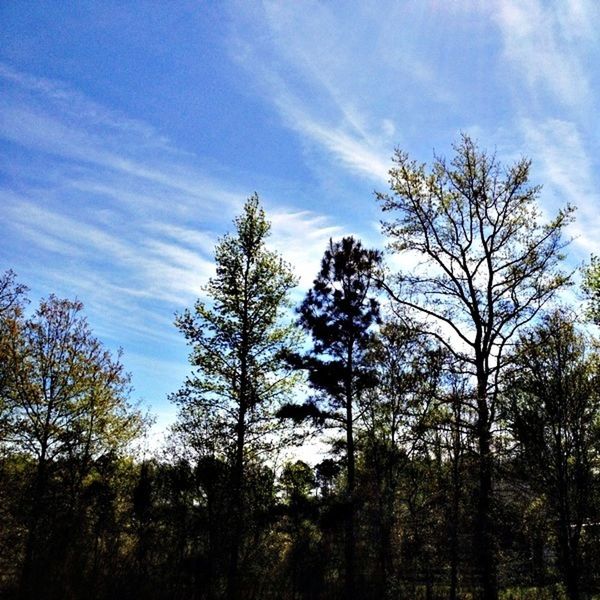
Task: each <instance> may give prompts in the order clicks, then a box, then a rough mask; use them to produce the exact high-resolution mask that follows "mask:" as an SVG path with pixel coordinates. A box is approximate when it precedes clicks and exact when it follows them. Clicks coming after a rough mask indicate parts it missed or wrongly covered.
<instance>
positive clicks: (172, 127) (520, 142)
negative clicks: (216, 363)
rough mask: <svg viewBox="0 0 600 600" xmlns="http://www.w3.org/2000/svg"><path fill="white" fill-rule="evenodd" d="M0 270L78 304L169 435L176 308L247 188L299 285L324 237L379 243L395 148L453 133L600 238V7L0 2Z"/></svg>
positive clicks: (582, 235) (38, 291)
mask: <svg viewBox="0 0 600 600" xmlns="http://www.w3.org/2000/svg"><path fill="white" fill-rule="evenodd" d="M0 23H1V25H0V35H1V39H0V90H1V93H0V209H1V210H0V227H1V231H2V234H3V236H2V238H3V239H2V245H1V247H0V269H2V270H4V269H6V268H12V269H14V270H15V271H16V272H17V273H18V275H19V279H20V280H21V281H22V282H24V283H26V284H27V285H28V286H29V287H30V288H31V296H32V299H33V300H34V301H36V300H37V299H38V298H39V297H41V296H45V295H47V294H49V293H50V292H55V293H57V294H59V295H63V296H68V297H75V296H76V297H78V298H79V299H81V300H82V301H83V302H84V304H85V305H86V312H87V314H88V316H89V320H90V322H91V325H92V327H93V329H94V331H95V332H96V333H97V334H98V335H99V336H100V337H101V338H102V339H103V340H104V341H105V343H106V344H107V345H108V346H109V347H111V348H116V347H118V346H122V347H123V349H124V351H125V362H126V365H127V367H128V368H129V369H130V370H131V371H132V372H133V376H134V384H135V387H136V390H137V395H139V396H140V397H141V398H142V399H143V400H144V402H146V403H147V404H148V405H149V406H151V407H152V410H153V411H154V412H155V413H157V414H158V418H159V426H160V427H164V426H165V424H167V423H168V422H169V421H170V420H171V419H172V418H173V414H174V409H173V408H172V407H171V406H170V405H169V404H168V402H167V400H166V397H167V394H168V393H169V392H172V391H175V390H176V389H177V388H178V387H179V386H180V384H181V383H182V381H183V379H184V377H185V375H186V373H187V372H188V366H187V363H186V354H187V349H186V347H185V345H184V343H183V340H182V338H181V336H180V335H179V334H178V332H177V331H176V330H175V329H174V327H173V325H172V321H173V314H174V312H175V311H177V310H181V309H183V308H184V307H189V306H191V305H192V304H193V301H194V299H195V298H196V297H198V296H199V295H201V294H202V290H201V286H202V284H203V283H204V282H206V280H207V278H208V277H209V276H210V274H211V272H212V249H213V247H214V244H215V242H216V241H217V239H218V237H219V236H220V235H222V234H223V233H225V232H226V231H228V230H230V229H231V220H232V219H233V217H234V216H235V215H236V214H237V213H238V212H239V209H240V207H241V206H242V204H243V202H244V200H245V198H246V197H247V196H249V195H250V194H251V193H252V192H253V191H255V190H256V191H257V192H258V193H259V194H260V196H261V197H262V199H263V201H264V204H265V206H266V208H267V211H268V214H269V217H270V218H271V220H272V222H273V236H272V239H271V241H272V245H273V246H274V247H275V248H276V249H278V250H280V251H281V252H282V253H283V254H284V256H285V258H286V259H287V260H288V261H290V262H291V263H292V264H294V265H295V266H296V268H297V270H298V273H299V274H300V275H301V276H302V280H301V286H302V287H301V289H300V290H299V292H298V297H300V295H301V293H302V289H305V288H306V286H307V285H309V284H310V281H311V279H312V277H313V275H314V274H315V273H316V270H317V268H318V264H319V259H320V256H321V255H322V252H323V250H324V248H325V245H326V243H327V240H328V238H329V237H330V236H333V237H334V238H336V237H340V236H342V235H344V234H348V233H354V234H356V235H359V236H360V237H362V238H363V240H364V241H365V242H366V243H367V244H371V245H378V246H383V244H384V241H383V240H382V239H381V237H380V236H379V233H378V227H377V223H378V221H379V219H380V214H379V211H378V207H377V206H376V203H375V200H374V198H373V190H375V189H376V190H385V189H386V180H387V175H386V173H387V169H388V168H389V166H390V165H391V162H390V157H391V155H392V152H393V149H394V148H395V147H401V148H402V149H405V150H407V151H409V153H410V154H412V155H413V156H414V157H415V158H417V159H419V160H422V161H429V160H430V159H431V156H432V152H433V150H434V149H435V151H436V152H438V153H440V154H448V153H449V152H450V145H451V143H452V141H453V140H455V139H456V137H457V135H458V133H459V131H467V132H469V133H471V134H473V135H474V136H475V137H476V138H477V139H478V140H479V142H480V143H481V145H482V146H484V147H487V148H489V149H494V148H496V149H497V152H498V155H499V157H500V158H501V159H503V160H504V161H505V162H506V161H510V160H511V159H513V158H516V157H518V156H521V155H526V156H530V157H531V158H532V159H533V176H534V180H535V181H536V182H541V183H543V184H544V191H543V193H542V208H543V209H544V211H545V212H546V213H547V214H552V213H553V212H554V211H556V209H557V208H558V207H560V206H562V205H564V204H565V203H566V202H572V203H574V204H576V205H577V206H578V207H579V219H578V221H577V223H576V224H575V225H574V226H573V229H572V233H573V234H574V235H577V236H578V238H577V239H576V241H575V243H574V244H573V245H572V246H571V250H570V261H571V262H572V264H573V265H576V264H577V263H579V262H581V261H582V260H585V259H586V258H587V257H588V256H589V253H590V252H598V251H599V246H598V239H600V195H599V193H598V189H600V185H599V184H600V168H599V167H600V165H599V162H600V159H599V158H598V157H599V156H600V152H599V150H600V142H599V140H600V121H599V120H598V117H597V113H598V110H597V108H598V101H599V93H600V81H599V77H600V71H599V70H598V64H600V44H599V42H598V37H597V35H596V32H597V31H598V28H599V27H600V9H599V5H598V3H597V2H595V0H568V1H567V0H556V1H554V2H552V1H544V2H542V1H541V0H490V1H483V0H482V1H481V2H476V1H468V0H443V1H442V0H413V1H407V2H377V3H375V2H373V3H365V2H360V1H358V0H357V1H356V2H341V1H340V2H338V1H334V2H312V1H305V2H287V3H284V2H262V3H259V2H239V3H235V2H232V3H220V2H218V3H217V2H214V3H211V2H191V1H181V2H169V3H160V2H156V3H151V2H133V1H132V2H128V3H122V2H111V1H106V2H78V3H61V2H36V3H19V2H4V3H2V5H1V6H0Z"/></svg>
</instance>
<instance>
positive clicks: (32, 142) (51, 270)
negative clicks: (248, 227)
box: [0, 64, 340, 394]
mask: <svg viewBox="0 0 600 600" xmlns="http://www.w3.org/2000/svg"><path fill="white" fill-rule="evenodd" d="M0 80H1V81H2V82H3V87H4V88H5V89H6V91H7V93H5V94H3V96H2V98H1V99H0V138H2V139H4V140H5V141H8V142H9V143H10V146H8V148H17V149H18V151H16V152H14V153H13V154H12V155H11V160H10V161H6V163H5V165H6V166H5V167H3V171H4V172H5V173H6V174H7V175H9V176H7V177H4V178H3V179H2V180H1V181H0V204H1V205H2V211H1V212H0V226H1V227H2V229H3V232H4V233H5V243H4V244H3V247H2V248H1V249H0V259H1V260H2V262H3V264H5V266H6V267H9V266H10V267H13V268H15V269H16V270H17V271H18V272H19V275H20V276H21V278H22V279H23V280H24V282H25V283H27V284H29V285H30V286H31V287H32V291H33V293H34V296H36V295H37V296H39V295H46V294H47V293H49V292H51V291H54V292H57V293H59V294H61V295H69V296H78V297H79V298H80V299H82V300H83V301H84V303H85V304H86V308H87V313H88V314H89V315H90V317H91V320H92V322H93V325H94V329H95V331H96V332H97V333H98V334H99V335H101V336H102V337H103V338H104V339H106V340H110V341H111V343H112V344H113V345H115V346H116V345H120V343H122V341H123V339H124V338H125V339H126V340H128V343H129V345H130V346H132V347H133V348H134V349H136V350H135V352H137V354H139V355H141V356H144V355H145V356H150V355H151V354H152V353H153V352H154V351H153V350H152V348H156V347H160V348H161V353H162V354H163V355H165V356H167V358H165V360H169V359H168V356H177V357H178V359H181V358H182V356H181V351H180V350H177V348H180V347H182V346H183V340H181V339H180V337H181V336H179V335H178V333H177V331H176V330H175V328H174V327H173V323H172V322H173V313H174V311H175V310H181V309H182V308H184V307H189V306H191V305H192V304H193V302H194V300H195V298H197V297H198V296H201V295H202V294H203V293H204V292H203V286H204V285H205V284H206V282H207V281H208V279H209V277H210V276H212V275H213V273H214V264H213V256H212V254H213V250H214V246H215V244H216V242H217V240H218V238H219V237H220V236H221V235H223V234H224V233H225V232H226V231H231V229H232V223H231V220H232V218H233V217H234V216H235V214H237V213H238V212H239V209H240V207H241V205H242V203H243V201H244V199H245V197H246V196H247V193H248V189H250V190H251V189H253V187H254V182H253V185H252V186H248V188H247V189H245V190H244V191H242V187H243V186H244V184H243V181H242V182H240V183H236V184H234V185H232V184H230V183H229V182H228V181H227V182H226V181H223V180H222V179H219V178H215V177H211V176H210V175H208V174H207V173H206V172H205V171H204V170H203V169H202V168H201V167H199V162H200V160H199V158H198V157H196V156H194V155H192V154H190V153H187V152H182V151H180V150H178V149H177V148H175V147H174V145H173V144H172V143H171V142H170V141H169V140H168V139H167V138H166V137H164V136H162V135H161V134H159V133H158V132H157V131H156V130H155V129H154V128H152V127H151V126H149V125H146V124H145V123H143V122H139V121H136V120H133V119H129V118H127V117H126V116H123V115H121V114H119V113H118V112H116V111H113V110H110V109H108V108H105V107H103V106H102V105H99V104H98V103H96V102H94V101H92V100H90V99H88V98H87V97H86V96H84V95H83V94H81V93H80V92H78V91H77V90H73V89H71V88H70V87H68V86H66V85H64V84H61V83H60V82H55V81H50V80H47V79H44V78H37V77H33V76H31V75H28V74H25V73H21V72H19V71H16V70H14V69H12V68H10V67H9V66H7V65H2V64H0ZM6 148H7V147H5V152H6V151H7V150H6ZM231 179H233V177H232V178H231ZM268 212H269V217H271V218H272V220H273V232H274V235H273V239H272V240H271V242H272V243H271V245H272V246H273V247H275V248H276V249H278V250H280V251H281V253H282V254H283V255H284V258H285V259H286V260H287V261H289V262H290V263H292V264H298V265H300V266H299V269H300V271H301V274H302V276H303V281H304V279H307V278H308V280H307V282H306V285H308V284H309V283H310V278H312V277H313V276H314V272H315V271H316V268H318V260H319V258H320V254H321V253H322V251H323V248H324V244H325V241H326V239H327V238H328V236H329V235H335V234H336V233H337V232H339V231H340V228H339V227H337V226H333V225H332V224H331V221H330V219H329V218H327V217H325V216H320V215H318V214H316V213H310V212H304V211H299V210H298V209H297V208H294V207H289V208H284V207H282V206H281V205H280V204H279V202H278V201H277V199H276V198H272V199H271V202H270V204H269V211H268ZM299 236H301V237H299ZM309 272H310V275H308V273H309ZM157 345H158V346H157ZM136 360H137V359H136ZM149 360H154V361H155V362H156V361H159V362H160V360H161V359H160V358H157V357H155V358H153V359H152V358H150V359H149ZM137 362H138V363H139V362H141V361H137ZM181 364H182V368H184V366H185V362H182V363H181ZM138 366H139V365H136V370H137V368H138ZM162 370H163V371H164V372H172V369H169V368H167V366H165V368H164V369H162ZM177 385H178V383H175V384H173V383H172V384H171V389H176V386H177ZM153 394H154V392H153Z"/></svg>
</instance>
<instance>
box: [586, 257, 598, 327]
mask: <svg viewBox="0 0 600 600" xmlns="http://www.w3.org/2000/svg"><path fill="white" fill-rule="evenodd" d="M583 275H584V280H583V291H584V294H585V296H586V298H587V300H588V303H589V304H588V315H589V318H590V319H591V320H592V321H593V322H594V323H595V324H596V325H600V258H598V257H597V256H592V258H591V260H590V264H589V265H587V266H586V268H585V269H584V272H583Z"/></svg>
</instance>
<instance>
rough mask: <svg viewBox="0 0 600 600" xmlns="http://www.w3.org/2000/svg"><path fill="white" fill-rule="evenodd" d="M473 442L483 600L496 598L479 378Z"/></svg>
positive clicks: (487, 434)
mask: <svg viewBox="0 0 600 600" xmlns="http://www.w3.org/2000/svg"><path fill="white" fill-rule="evenodd" d="M477 412H478V415H477V442H478V446H479V448H478V449H479V494H478V502H477V531H476V540H477V551H478V557H479V565H480V575H481V587H482V597H483V600H497V599H498V582H497V567H496V553H495V550H494V532H493V523H492V515H491V496H492V453H491V431H490V422H489V409H488V405H487V379H486V378H485V377H484V376H482V375H480V376H479V377H478V385H477Z"/></svg>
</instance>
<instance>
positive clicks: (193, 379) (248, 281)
mask: <svg viewBox="0 0 600 600" xmlns="http://www.w3.org/2000/svg"><path fill="white" fill-rule="evenodd" d="M235 229H236V234H235V235H226V236H225V237H224V238H223V239H222V240H221V241H220V242H219V243H218V244H217V246H216V249H215V262H216V275H215V277H213V278H211V279H210V280H209V282H208V285H207V287H206V290H205V291H206V294H207V296H208V298H209V302H210V303H206V302H202V301H200V300H198V302H196V305H195V307H194V311H193V312H191V311H185V312H184V313H183V314H181V315H179V316H178V317H177V320H176V325H177V327H178V328H179V329H180V330H181V331H182V332H183V334H184V335H185V337H186V339H187V341H188V343H189V344H190V345H191V346H192V352H191V354H190V362H191V363H192V365H193V366H194V367H195V369H196V371H195V373H194V374H193V375H192V376H190V377H189V378H188V379H187V381H186V382H185V385H184V387H183V389H182V390H181V391H180V392H179V393H178V394H177V395H176V396H175V397H174V400H175V401H176V402H178V403H179V404H180V406H181V408H182V411H181V413H180V419H183V423H182V424H183V425H185V423H189V422H190V421H191V420H195V422H196V423H198V424H203V423H204V424H206V423H209V424H210V425H209V429H210V430H211V432H212V439H210V440H205V439H202V440H198V439H197V438H196V443H199V444H200V445H202V446H203V447H204V448H206V449H207V450H206V451H207V452H208V453H216V454H217V455H219V454H220V455H221V456H224V457H226V459H227V460H228V462H229V464H230V465H231V511H230V512H231V521H232V524H231V536H232V539H231V550H230V565H229V576H228V597H229V598H237V597H238V596H239V594H240V591H239V573H238V570H239V568H238V567H239V559H240V550H241V544H242V541H243V528H244V521H245V519H246V517H247V514H246V508H247V507H246V506H245V502H244V497H245V493H246V490H245V485H246V473H247V465H248V464H249V463H250V462H252V461H256V460H258V459H259V458H260V455H261V453H264V452H266V451H268V450H269V449H270V448H271V447H272V445H273V443H274V442H275V438H274V436H273V431H272V429H273V427H274V424H275V421H274V420H273V418H272V417H273V410H274V407H275V405H276V404H277V403H278V402H279V401H283V400H285V399H286V398H287V396H288V394H289V392H290V390H291V388H292V386H293V383H294V381H295V376H294V374H292V373H291V371H290V369H289V368H288V367H287V366H286V364H285V363H284V361H283V358H282V356H283V353H284V351H286V350H290V349H292V348H293V347H294V345H295V341H296V337H295V334H294V329H293V326H292V324H291V323H290V324H282V316H283V313H284V311H285V309H286V308H287V307H288V294H289V292H290V290H291V289H292V288H293V287H294V286H295V285H296V278H295V277H294V275H293V274H292V271H291V269H290V267H289V265H288V264H287V263H285V262H284V261H283V260H282V259H281V258H280V257H279V256H278V255H277V254H276V253H274V252H271V251H269V250H267V248H266V247H265V240H266V238H267V236H268V235H269V230H270V223H269V222H268V221H267V220H266V218H265V213H264V211H263V209H262V208H261V207H260V205H259V200H258V196H256V195H254V196H252V197H251V198H249V199H248V200H247V202H246V204H245V205H244V209H243V212H242V214H241V216H239V217H237V218H236V219H235ZM194 429H195V428H191V429H190V428H187V431H188V432H191V433H192V434H194Z"/></svg>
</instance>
